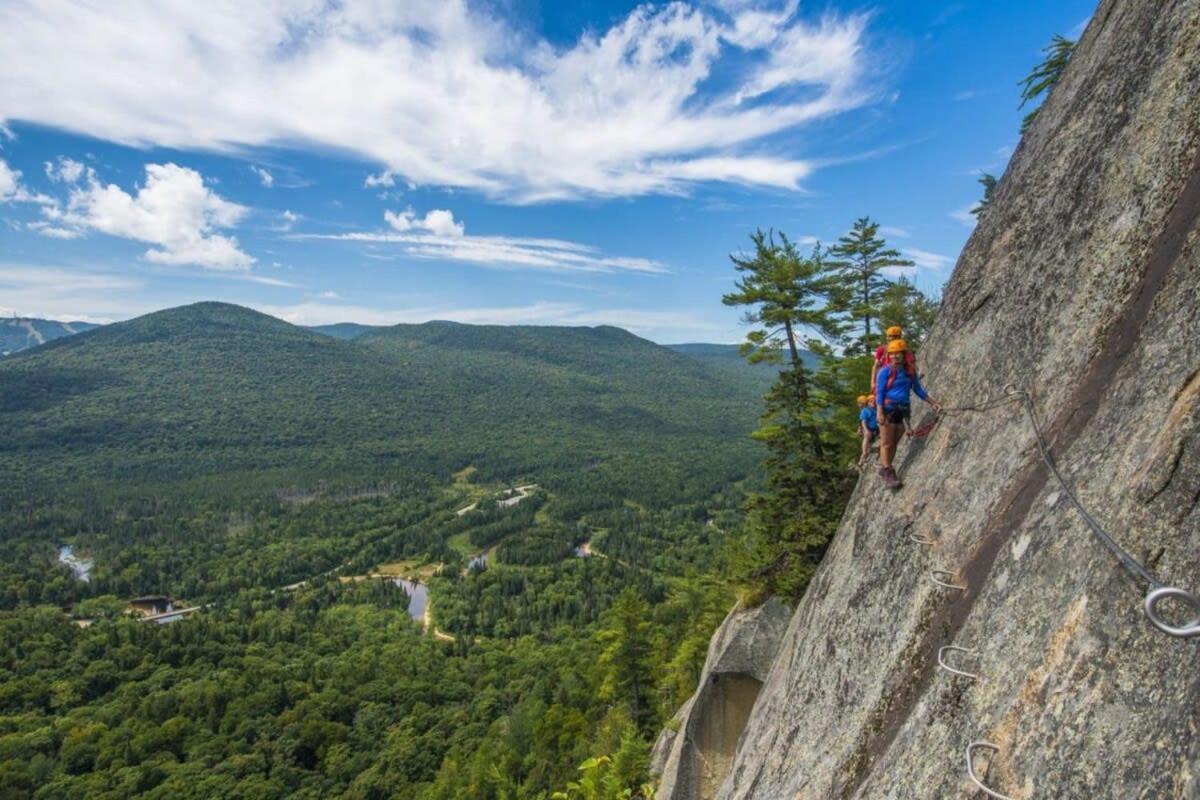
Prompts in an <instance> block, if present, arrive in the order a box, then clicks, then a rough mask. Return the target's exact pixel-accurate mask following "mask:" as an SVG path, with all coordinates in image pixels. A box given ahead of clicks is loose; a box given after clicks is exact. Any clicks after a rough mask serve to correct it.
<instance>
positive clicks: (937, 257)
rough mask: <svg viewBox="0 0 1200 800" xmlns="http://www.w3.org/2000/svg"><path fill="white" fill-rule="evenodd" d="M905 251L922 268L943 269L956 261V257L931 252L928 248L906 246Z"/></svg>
mask: <svg viewBox="0 0 1200 800" xmlns="http://www.w3.org/2000/svg"><path fill="white" fill-rule="evenodd" d="M903 252H904V255H905V257H906V258H908V260H909V261H912V262H913V263H914V264H916V265H917V266H918V267H920V268H921V269H941V268H942V267H945V266H948V265H950V264H952V263H954V259H952V258H950V256H944V255H941V254H940V253H931V252H929V251H928V250H918V249H917V248H915V247H906V248H904V250H903Z"/></svg>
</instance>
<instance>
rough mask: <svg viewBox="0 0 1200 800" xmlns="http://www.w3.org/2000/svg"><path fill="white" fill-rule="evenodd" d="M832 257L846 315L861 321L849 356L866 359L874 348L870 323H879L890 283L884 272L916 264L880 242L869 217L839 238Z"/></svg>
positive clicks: (858, 222) (833, 248) (862, 219)
mask: <svg viewBox="0 0 1200 800" xmlns="http://www.w3.org/2000/svg"><path fill="white" fill-rule="evenodd" d="M829 253H830V255H831V256H833V257H834V258H836V259H838V261H837V262H836V264H835V266H836V268H837V269H838V271H839V272H840V274H841V277H842V285H843V289H844V291H845V292H846V294H845V296H844V300H843V302H844V303H845V305H846V311H847V313H848V314H849V316H850V317H851V318H852V319H854V320H856V321H858V320H861V321H862V336H860V337H858V338H856V339H852V340H851V343H850V346H849V348H848V352H851V353H860V354H863V355H866V354H868V353H870V352H871V350H872V349H873V348H874V347H875V344H876V342H875V336H874V335H873V334H872V328H871V322H872V321H874V320H878V319H879V303H880V300H881V295H882V294H883V292H884V291H885V290H886V289H887V287H888V285H889V283H890V281H889V280H888V279H887V278H886V277H885V276H884V274H883V270H884V269H885V268H886V267H911V266H912V265H913V262H912V261H909V260H908V259H906V258H903V257H902V256H901V255H900V251H899V250H894V249H892V248H890V247H888V246H887V242H885V241H884V240H883V239H881V238H879V223H877V222H873V221H872V220H871V219H870V218H869V217H862V218H860V219H858V220H856V221H855V222H854V227H853V228H852V229H851V230H850V233H848V234H847V235H845V236H842V237H841V238H839V239H838V243H837V244H836V245H834V246H833V247H832V248H830V251H829Z"/></svg>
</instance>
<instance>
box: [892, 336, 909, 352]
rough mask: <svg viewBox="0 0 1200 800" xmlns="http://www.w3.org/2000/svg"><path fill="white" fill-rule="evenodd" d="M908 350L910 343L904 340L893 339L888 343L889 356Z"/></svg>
mask: <svg viewBox="0 0 1200 800" xmlns="http://www.w3.org/2000/svg"><path fill="white" fill-rule="evenodd" d="M906 350H908V343H907V342H905V341H904V340H903V339H892V340H891V341H890V342H888V355H891V354H892V353H903V352H905V351H906Z"/></svg>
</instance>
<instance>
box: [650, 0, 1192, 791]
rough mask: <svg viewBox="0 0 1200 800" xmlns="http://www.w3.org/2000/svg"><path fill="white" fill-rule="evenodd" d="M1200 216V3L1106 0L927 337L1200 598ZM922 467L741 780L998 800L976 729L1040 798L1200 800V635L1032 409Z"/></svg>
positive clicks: (919, 444) (1006, 771)
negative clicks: (1106, 537)
mask: <svg viewBox="0 0 1200 800" xmlns="http://www.w3.org/2000/svg"><path fill="white" fill-rule="evenodd" d="M1015 77H1016V76H1014V80H1015ZM913 190H914V191H918V190H919V189H916V188H914V189H913ZM1198 218H1200V0H1186V1H1184V0H1176V1H1175V2H1171V1H1169V0H1106V1H1105V2H1102V3H1101V4H1100V7H1099V8H1098V10H1097V11H1096V14H1095V16H1094V18H1093V19H1092V21H1091V23H1090V24H1089V26H1088V28H1087V31H1086V33H1085V34H1084V36H1083V37H1082V39H1081V41H1080V44H1079V46H1078V49H1077V51H1076V54H1075V56H1074V58H1073V60H1072V63H1071V64H1070V66H1069V67H1068V69H1067V71H1066V73H1065V75H1064V77H1063V80H1062V82H1061V83H1060V84H1059V85H1058V87H1057V88H1056V89H1055V90H1054V92H1053V94H1052V95H1051V97H1050V98H1049V100H1048V102H1047V103H1046V104H1045V106H1044V107H1043V108H1042V110H1041V112H1040V113H1039V115H1038V118H1037V120H1036V122H1035V123H1034V125H1033V127H1032V129H1031V131H1030V132H1029V133H1028V134H1027V135H1026V136H1025V137H1024V139H1023V141H1022V143H1021V145H1020V147H1019V148H1018V150H1017V152H1016V153H1015V154H1014V156H1013V159H1012V162H1011V164H1010V166H1009V168H1008V171H1007V173H1006V174H1005V176H1004V178H1003V180H1002V182H1001V183H1000V186H999V188H998V191H997V193H996V196H995V200H994V203H993V206H992V208H991V210H990V211H989V212H988V213H987V214H986V215H985V217H984V218H983V220H982V221H981V223H980V225H979V227H978V229H977V230H976V231H975V233H974V234H973V236H972V237H971V240H970V242H969V243H968V245H967V247H966V249H965V250H964V252H963V254H962V256H961V258H960V260H959V263H958V266H957V268H956V270H955V273H954V276H953V278H952V280H951V282H950V284H949V286H948V287H947V289H946V292H945V302H944V308H943V311H942V315H941V318H940V320H939V322H938V325H937V328H936V330H935V331H934V333H933V335H932V336H931V338H930V341H929V343H928V345H927V346H926V347H925V349H924V351H923V352H922V353H921V363H922V365H923V367H924V369H925V381H924V382H925V385H926V387H927V388H928V389H929V391H930V392H931V394H932V395H933V396H934V397H936V398H938V399H940V400H942V401H944V402H946V403H947V404H949V405H954V406H961V405H971V404H977V403H980V402H982V401H984V400H985V399H987V398H990V397H993V396H996V395H997V394H999V393H1000V391H1001V387H1002V386H1003V385H1004V384H1006V383H1008V382H1012V383H1014V384H1016V385H1018V386H1020V387H1023V388H1027V389H1028V390H1029V391H1031V392H1032V393H1033V396H1034V398H1035V402H1036V408H1037V411H1038V414H1039V415H1040V418H1041V420H1042V423H1043V425H1044V426H1045V429H1046V431H1047V434H1048V437H1049V439H1050V442H1051V446H1052V449H1053V453H1054V455H1055V457H1056V458H1057V459H1058V462H1059V464H1060V465H1061V467H1062V469H1063V472H1064V473H1065V474H1066V476H1067V477H1068V479H1069V480H1070V481H1071V482H1072V483H1073V484H1074V486H1075V488H1076V490H1077V492H1078V494H1079V496H1080V498H1081V499H1082V501H1083V502H1084V504H1086V506H1087V507H1088V508H1090V509H1092V510H1093V511H1094V512H1095V514H1096V516H1097V517H1098V518H1099V520H1100V521H1101V522H1102V523H1103V524H1104V525H1105V526H1106V527H1107V528H1108V530H1109V531H1111V533H1112V534H1113V535H1114V536H1115V537H1116V538H1117V539H1118V540H1119V541H1120V542H1121V543H1122V544H1123V545H1124V546H1125V547H1126V548H1128V550H1129V551H1130V552H1131V553H1132V554H1133V555H1134V556H1135V557H1137V558H1138V559H1141V560H1143V561H1144V562H1145V563H1146V564H1147V566H1148V567H1149V568H1150V569H1152V570H1153V571H1154V572H1155V573H1156V574H1157V575H1158V576H1159V577H1160V578H1161V579H1162V580H1163V581H1164V582H1167V583H1170V584H1173V585H1177V586H1182V587H1186V588H1189V589H1193V590H1200V512H1198V511H1197V502H1198V500H1200V433H1198V431H1197V427H1198V423H1197V419H1198V417H1200V232H1198V228H1200V224H1198ZM916 411H917V415H916V416H917V422H920V418H921V417H922V416H924V414H926V413H927V411H926V410H925V408H924V407H922V406H921V405H920V404H919V403H918V405H917V408H916ZM898 466H899V471H900V473H901V476H902V478H904V480H905V485H904V488H903V489H902V490H900V491H899V492H898V493H896V494H891V493H889V492H888V491H887V490H886V489H885V488H884V486H883V484H882V483H881V482H880V481H879V480H877V479H876V478H875V476H874V475H869V476H866V477H864V478H863V479H862V481H861V483H860V485H859V487H858V489H857V490H856V492H855V495H854V497H853V499H852V501H851V503H850V506H849V508H848V509H847V511H846V515H845V518H844V519H843V521H842V525H841V527H840V530H839V532H838V534H837V537H836V540H835V541H834V542H833V544H832V546H831V547H830V549H829V552H828V554H827V556H826V558H825V561H824V563H823V565H822V566H821V569H820V571H819V573H818V575H817V576H816V578H815V580H814V582H813V584H812V587H811V589H810V590H809V592H808V594H807V596H806V597H805V598H804V599H803V601H802V602H801V603H800V605H799V607H798V608H797V610H796V612H795V614H794V615H793V617H792V619H791V622H790V625H789V627H788V630H787V633H786V635H785V638H784V641H783V644H782V645H781V647H780V649H779V654H778V656H777V657H776V659H775V661H774V664H773V666H772V668H771V671H770V674H769V675H768V676H767V678H766V681H765V682H764V685H763V687H762V690H761V692H760V694H759V695H758V699H757V701H756V704H755V706H754V709H753V712H752V714H751V716H750V719H749V722H748V724H747V727H746V730H745V733H744V734H743V736H742V740H741V743H740V747H739V748H738V751H737V754H736V756H735V758H734V763H733V765H732V767H731V768H730V770H729V773H728V775H727V777H726V779H725V781H724V783H723V785H722V786H721V787H720V790H719V792H718V797H720V798H728V799H733V798H738V799H739V800H740V799H741V798H761V799H762V800H779V799H780V798H787V799H788V800H796V799H800V800H823V799H824V798H890V799H894V800H901V799H902V798H912V800H929V799H930V798H969V797H982V796H983V795H982V793H980V792H979V791H978V790H977V789H975V788H974V787H973V785H972V784H971V783H970V782H969V780H968V778H967V770H966V756H965V751H966V747H967V745H968V743H970V742H972V741H975V740H987V741H990V742H992V743H995V744H996V745H998V746H999V748H1000V752H999V753H998V754H995V755H994V756H992V758H991V759H990V765H989V764H988V761H989V759H987V758H983V757H981V758H980V759H979V762H978V763H979V769H980V771H981V772H984V773H986V775H985V782H986V783H987V784H988V785H989V786H990V787H991V788H993V789H994V790H995V791H998V792H1001V793H1003V794H1006V795H1008V796H1010V797H1013V798H1021V799H1024V798H1056V799H1058V798H1069V799H1072V800H1073V799H1075V798H1078V799H1079V800H1093V799H1095V798H1114V799H1116V798H1120V799H1121V800H1128V799H1129V798H1197V797H1200V763H1198V759H1200V730H1198V729H1200V679H1198V678H1197V674H1198V673H1197V668H1198V666H1200V640H1197V639H1192V640H1188V641H1183V640H1178V639H1173V638H1170V637H1168V636H1166V635H1164V634H1163V633H1161V632H1159V631H1157V630H1155V629H1154V628H1152V627H1151V626H1150V624H1149V623H1148V622H1147V619H1146V617H1145V616H1144V614H1143V612H1142V600H1143V597H1144V595H1145V592H1146V587H1145V585H1142V584H1138V583H1137V582H1135V581H1133V580H1131V579H1129V578H1128V577H1127V575H1126V573H1125V572H1124V571H1123V570H1122V569H1121V568H1120V567H1119V566H1118V564H1117V563H1116V562H1115V561H1114V559H1113V558H1112V557H1111V556H1110V555H1109V553H1108V552H1107V551H1106V550H1104V549H1103V548H1102V547H1101V546H1100V545H1099V544H1098V542H1097V541H1096V540H1095V539H1094V538H1093V536H1092V535H1091V534H1090V533H1089V532H1088V530H1087V529H1086V528H1085V527H1084V525H1083V523H1082V521H1081V520H1080V519H1079V517H1078V515H1077V514H1076V513H1075V511H1074V510H1073V508H1072V507H1071V505H1070V502H1069V500H1068V499H1067V497H1066V495H1065V494H1064V492H1063V491H1061V490H1060V488H1059V487H1058V486H1057V485H1056V484H1055V483H1054V482H1053V480H1052V478H1050V477H1049V475H1048V473H1047V469H1046V468H1045V466H1044V465H1043V463H1042V461H1041V459H1040V457H1039V455H1038V452H1037V450H1036V449H1035V446H1034V437H1033V431H1032V429H1031V427H1030V422H1029V420H1028V419H1027V418H1026V417H1025V416H1024V415H1023V413H1022V412H1021V411H1020V409H1019V407H1018V406H1016V405H1009V406H1005V407H1002V408H999V409H996V410H993V411H990V412H987V413H975V414H967V415H962V416H955V417H951V418H948V419H946V420H944V421H943V422H942V423H941V425H939V427H938V428H937V429H936V430H935V431H934V432H933V433H932V434H931V435H930V436H929V437H928V438H927V439H924V440H916V441H913V442H910V443H907V444H904V445H902V447H901V451H900V458H899V460H898ZM910 534H912V535H916V536H917V537H919V538H926V539H929V540H932V541H933V542H934V544H932V545H923V544H918V543H916V542H914V541H913V540H912V538H910ZM934 569H942V570H947V571H949V572H951V573H953V574H954V575H955V576H956V578H955V580H956V582H958V583H960V584H962V585H963V586H965V589H964V590H962V591H959V590H954V589H944V588H940V587H938V586H936V585H935V584H934V583H933V582H932V581H931V580H930V571H931V570H934ZM943 645H957V646H960V647H965V648H970V649H972V650H975V651H977V654H976V655H975V656H971V655H970V654H964V653H954V654H951V656H950V657H951V658H954V659H955V663H956V664H957V665H959V666H961V667H962V668H963V669H965V670H966V671H970V672H976V673H978V674H979V676H980V678H979V680H976V681H972V680H970V679H968V678H964V677H959V676H955V675H952V674H950V673H948V672H946V671H944V670H941V669H939V667H938V665H937V653H938V649H939V648H940V647H942V646H943ZM672 796H674V795H672Z"/></svg>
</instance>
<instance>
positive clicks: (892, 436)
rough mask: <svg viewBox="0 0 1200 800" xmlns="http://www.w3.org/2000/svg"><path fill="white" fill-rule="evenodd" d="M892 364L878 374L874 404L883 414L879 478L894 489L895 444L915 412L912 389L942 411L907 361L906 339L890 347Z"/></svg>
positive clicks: (898, 482) (888, 347)
mask: <svg viewBox="0 0 1200 800" xmlns="http://www.w3.org/2000/svg"><path fill="white" fill-rule="evenodd" d="M887 351H888V356H889V358H890V363H889V364H888V365H887V366H885V367H884V368H883V369H881V370H879V374H878V375H877V376H876V386H875V403H876V408H877V410H878V411H880V412H882V414H883V426H882V427H883V436H882V440H881V442H880V444H879V464H880V467H879V477H881V478H883V480H884V482H885V483H887V485H888V486H890V487H891V488H893V489H898V488H900V479H899V478H898V477H897V476H896V470H895V469H893V468H892V458H893V457H894V456H895V455H896V443H897V442H899V441H900V437H901V436H902V435H904V426H905V425H906V424H907V422H908V418H909V417H910V416H911V414H912V410H911V408H910V406H909V402H910V397H909V393H910V392H916V394H917V397H919V398H921V399H922V400H924V401H925V402H926V403H929V404H930V405H931V406H933V408H934V410H935V411H937V412H939V413H940V412H941V410H942V405H941V403H939V402H937V401H936V400H934V399H933V398H932V397H930V396H929V395H927V394H926V393H925V387H923V386H922V385H921V380H920V378H919V377H918V376H917V370H916V369H915V368H914V367H913V366H911V365H910V362H909V360H908V345H907V344H906V343H905V342H904V340H903V339H893V340H892V341H890V342H888V346H887Z"/></svg>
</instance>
